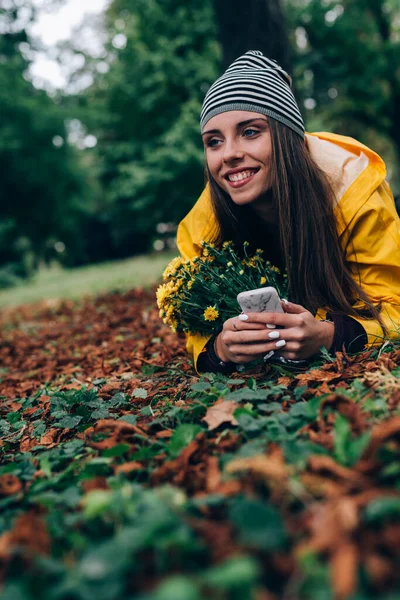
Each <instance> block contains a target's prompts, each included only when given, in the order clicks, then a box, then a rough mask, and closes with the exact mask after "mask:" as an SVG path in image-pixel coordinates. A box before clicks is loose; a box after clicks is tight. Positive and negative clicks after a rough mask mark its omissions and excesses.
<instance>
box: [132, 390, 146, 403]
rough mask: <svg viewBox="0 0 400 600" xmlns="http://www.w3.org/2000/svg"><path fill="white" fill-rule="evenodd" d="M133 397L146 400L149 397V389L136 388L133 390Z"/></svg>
mask: <svg viewBox="0 0 400 600" xmlns="http://www.w3.org/2000/svg"><path fill="white" fill-rule="evenodd" d="M132 398H142V399H143V400H144V399H145V398H147V390H145V389H144V388H141V387H138V388H136V389H135V390H133V393H132Z"/></svg>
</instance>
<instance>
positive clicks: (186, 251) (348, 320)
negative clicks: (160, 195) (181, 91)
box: [177, 51, 400, 372]
mask: <svg viewBox="0 0 400 600" xmlns="http://www.w3.org/2000/svg"><path fill="white" fill-rule="evenodd" d="M290 86H291V80H290V77H289V76H288V75H287V73H285V71H283V69H282V68H281V67H280V66H279V65H278V64H277V63H276V62H275V61H272V60H270V59H268V58H266V57H264V56H263V55H262V53H261V52H258V51H249V52H246V54H244V55H243V56H241V57H240V58H238V59H237V60H236V61H234V63H233V64H232V65H231V66H230V67H229V68H228V70H227V71H226V72H225V73H224V74H223V75H222V77H220V78H219V79H218V80H217V81H216V82H215V83H214V84H213V85H212V86H211V87H210V89H209V90H208V92H207V94H206V97H205V100H204V103H203V108H202V113H201V130H202V138H203V142H204V148H205V158H206V172H207V179H208V183H207V186H206V189H205V190H204V192H203V194H202V195H201V197H200V198H199V200H198V201H197V203H196V204H195V206H194V207H193V209H192V210H191V211H190V212H189V214H188V215H187V216H186V217H185V218H184V219H183V221H182V222H181V223H180V225H179V228H178V237H177V242H178V248H179V250H180V253H181V255H182V256H183V258H185V259H188V258H190V259H191V258H194V256H196V255H198V254H199V253H200V244H201V242H202V241H203V240H207V241H213V242H216V243H217V244H221V243H222V242H223V241H224V240H233V241H235V242H236V243H237V247H238V248H239V247H241V245H242V243H243V242H244V241H245V240H247V241H248V242H250V244H251V245H252V247H253V249H256V248H260V247H261V248H263V250H264V256H265V258H266V259H268V260H270V261H271V263H273V264H275V265H276V266H278V267H281V268H286V269H287V272H288V282H289V297H290V299H291V300H293V302H290V303H284V310H285V313H283V314H282V313H259V314H257V313H251V314H242V315H238V316H237V317H236V318H233V319H228V320H227V321H226V322H225V323H224V326H223V330H222V331H221V332H220V333H219V334H218V335H217V336H213V337H212V338H211V339H209V338H205V337H202V336H199V335H189V336H188V339H187V348H188V350H189V352H191V353H192V354H193V357H194V361H195V366H196V368H197V370H198V371H200V372H201V371H210V370H213V371H221V372H230V371H232V370H234V368H235V365H236V364H237V363H240V364H243V363H247V362H250V361H252V360H255V359H258V358H260V357H265V356H266V355H267V356H272V354H273V353H275V354H276V355H278V356H282V357H283V358H285V359H289V360H304V359H308V358H310V357H312V356H314V355H315V354H317V353H318V352H319V350H320V348H321V347H322V346H324V347H326V348H327V349H329V350H330V351H336V350H342V349H343V348H344V349H346V350H347V351H350V352H355V351H360V350H362V349H363V348H364V347H365V346H366V345H367V344H368V345H371V344H379V343H382V340H383V339H384V338H397V337H398V329H399V324H400V221H399V218H398V216H397V213H396V209H395V205H394V201H393V195H392V193H391V191H390V188H389V186H388V184H387V183H386V181H385V176H386V168H385V165H384V162H383V161H382V159H381V158H380V157H379V156H378V155H377V154H375V153H374V152H373V151H371V150H370V149H369V148H367V147H366V146H364V145H363V144H361V143H359V142H357V141H355V140H353V139H352V138H348V137H343V136H339V135H334V134H329V133H318V134H305V131H304V124H303V120H302V117H301V114H300V111H299V108H298V106H297V103H296V101H295V98H294V96H293V93H292V91H291V87H290Z"/></svg>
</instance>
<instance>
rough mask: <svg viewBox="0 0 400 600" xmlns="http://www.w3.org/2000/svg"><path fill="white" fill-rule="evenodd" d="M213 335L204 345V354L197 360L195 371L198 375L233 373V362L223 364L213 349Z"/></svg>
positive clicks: (234, 368) (234, 367) (234, 369)
mask: <svg viewBox="0 0 400 600" xmlns="http://www.w3.org/2000/svg"><path fill="white" fill-rule="evenodd" d="M216 337H217V336H216V335H213V336H212V338H210V339H209V340H208V342H207V344H206V345H205V350H204V352H201V354H199V357H198V359H197V371H198V372H199V373H224V374H225V373H233V372H234V371H236V365H235V363H233V362H223V361H222V360H221V359H220V358H219V356H218V355H217V353H216V352H215V349H214V343H215V338H216Z"/></svg>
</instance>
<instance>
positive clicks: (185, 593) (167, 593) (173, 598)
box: [152, 575, 202, 600]
mask: <svg viewBox="0 0 400 600" xmlns="http://www.w3.org/2000/svg"><path fill="white" fill-rule="evenodd" d="M152 598H153V599H154V600H202V596H201V595H200V590H199V589H198V587H197V585H195V583H194V582H193V581H191V580H190V579H189V578H188V577H185V576H184V575H175V576H173V577H169V578H168V579H166V580H164V581H163V582H162V583H161V584H160V585H159V586H158V587H157V589H156V591H155V592H154V594H153V596H152Z"/></svg>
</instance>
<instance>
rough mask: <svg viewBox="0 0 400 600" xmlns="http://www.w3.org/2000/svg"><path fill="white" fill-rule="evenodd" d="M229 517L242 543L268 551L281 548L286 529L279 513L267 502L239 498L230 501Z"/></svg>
mask: <svg viewBox="0 0 400 600" xmlns="http://www.w3.org/2000/svg"><path fill="white" fill-rule="evenodd" d="M229 517H230V519H231V521H232V522H233V524H234V525H235V527H236V529H237V532H238V536H239V540H240V542H241V543H242V544H246V545H248V546H252V547H254V548H260V549H262V550H270V551H271V550H279V549H282V548H283V546H284V544H285V542H286V537H287V536H286V531H285V528H284V525H283V522H282V519H281V516H280V514H279V513H278V511H277V510H276V509H275V508H274V507H272V506H270V505H269V504H266V503H264V502H259V501H257V500H249V499H247V498H239V499H237V500H234V501H233V502H232V505H231V507H230V510H229Z"/></svg>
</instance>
